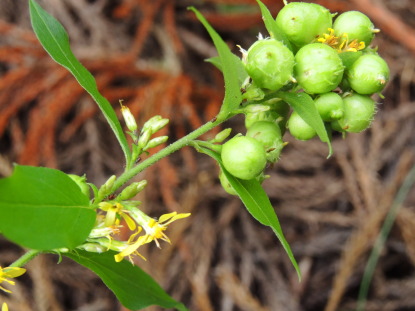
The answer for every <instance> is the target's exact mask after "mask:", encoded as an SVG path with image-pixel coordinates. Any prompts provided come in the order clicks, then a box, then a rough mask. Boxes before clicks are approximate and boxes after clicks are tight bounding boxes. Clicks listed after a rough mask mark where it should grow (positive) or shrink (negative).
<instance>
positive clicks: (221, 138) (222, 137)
mask: <svg viewBox="0 0 415 311" xmlns="http://www.w3.org/2000/svg"><path fill="white" fill-rule="evenodd" d="M231 132H232V129H231V128H227V129H224V130H223V131H220V132H219V133H217V134H216V136H215V138H214V139H213V140H212V141H211V142H214V143H221V142H223V141H224V140H225V139H226V138H228V137H229V135H230V134H231Z"/></svg>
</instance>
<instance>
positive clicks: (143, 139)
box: [137, 129, 152, 150]
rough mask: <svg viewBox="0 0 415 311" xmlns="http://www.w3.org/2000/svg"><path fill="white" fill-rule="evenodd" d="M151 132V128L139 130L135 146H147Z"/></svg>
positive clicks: (141, 147) (142, 147)
mask: <svg viewBox="0 0 415 311" xmlns="http://www.w3.org/2000/svg"><path fill="white" fill-rule="evenodd" d="M151 134H152V133H151V129H147V130H146V131H142V132H141V134H140V137H139V138H138V142H137V146H138V147H139V148H140V149H142V150H143V149H144V148H145V147H146V146H147V144H148V142H149V141H150V138H151Z"/></svg>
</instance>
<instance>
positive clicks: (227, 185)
mask: <svg viewBox="0 0 415 311" xmlns="http://www.w3.org/2000/svg"><path fill="white" fill-rule="evenodd" d="M219 180H220V184H221V185H222V188H223V189H224V190H225V191H226V192H227V193H229V194H231V195H238V193H237V192H236V191H235V189H234V188H233V187H232V185H231V184H230V182H229V180H228V178H227V177H226V175H225V174H224V173H223V171H222V170H220V172H219Z"/></svg>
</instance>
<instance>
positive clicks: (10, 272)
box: [0, 267, 26, 310]
mask: <svg viewBox="0 0 415 311" xmlns="http://www.w3.org/2000/svg"><path fill="white" fill-rule="evenodd" d="M25 272H26V269H24V268H19V267H7V268H2V267H0V283H3V282H7V283H9V284H11V285H14V284H15V282H14V281H11V280H8V279H7V278H10V279H13V278H17V277H18V276H21V275H22V274H23V273H25ZM0 289H1V290H3V291H5V292H7V293H11V291H10V290H7V289H5V288H4V287H2V286H0ZM3 307H4V304H3ZM3 307H2V308H3ZM6 308H7V305H6ZM6 310H7V309H6Z"/></svg>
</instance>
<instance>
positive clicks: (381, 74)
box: [347, 54, 390, 95]
mask: <svg viewBox="0 0 415 311" xmlns="http://www.w3.org/2000/svg"><path fill="white" fill-rule="evenodd" d="M389 75H390V72H389V67H388V64H387V63H386V62H385V61H384V60H383V58H382V57H380V56H379V55H375V54H368V55H362V56H361V57H359V58H358V59H357V60H356V61H355V62H354V63H353V65H352V67H351V68H350V70H348V71H347V80H348V81H349V84H350V86H351V87H352V89H353V90H355V91H356V92H357V93H359V94H365V95H369V94H373V93H378V92H381V91H382V90H383V89H384V88H385V86H386V83H387V82H388V81H389Z"/></svg>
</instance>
